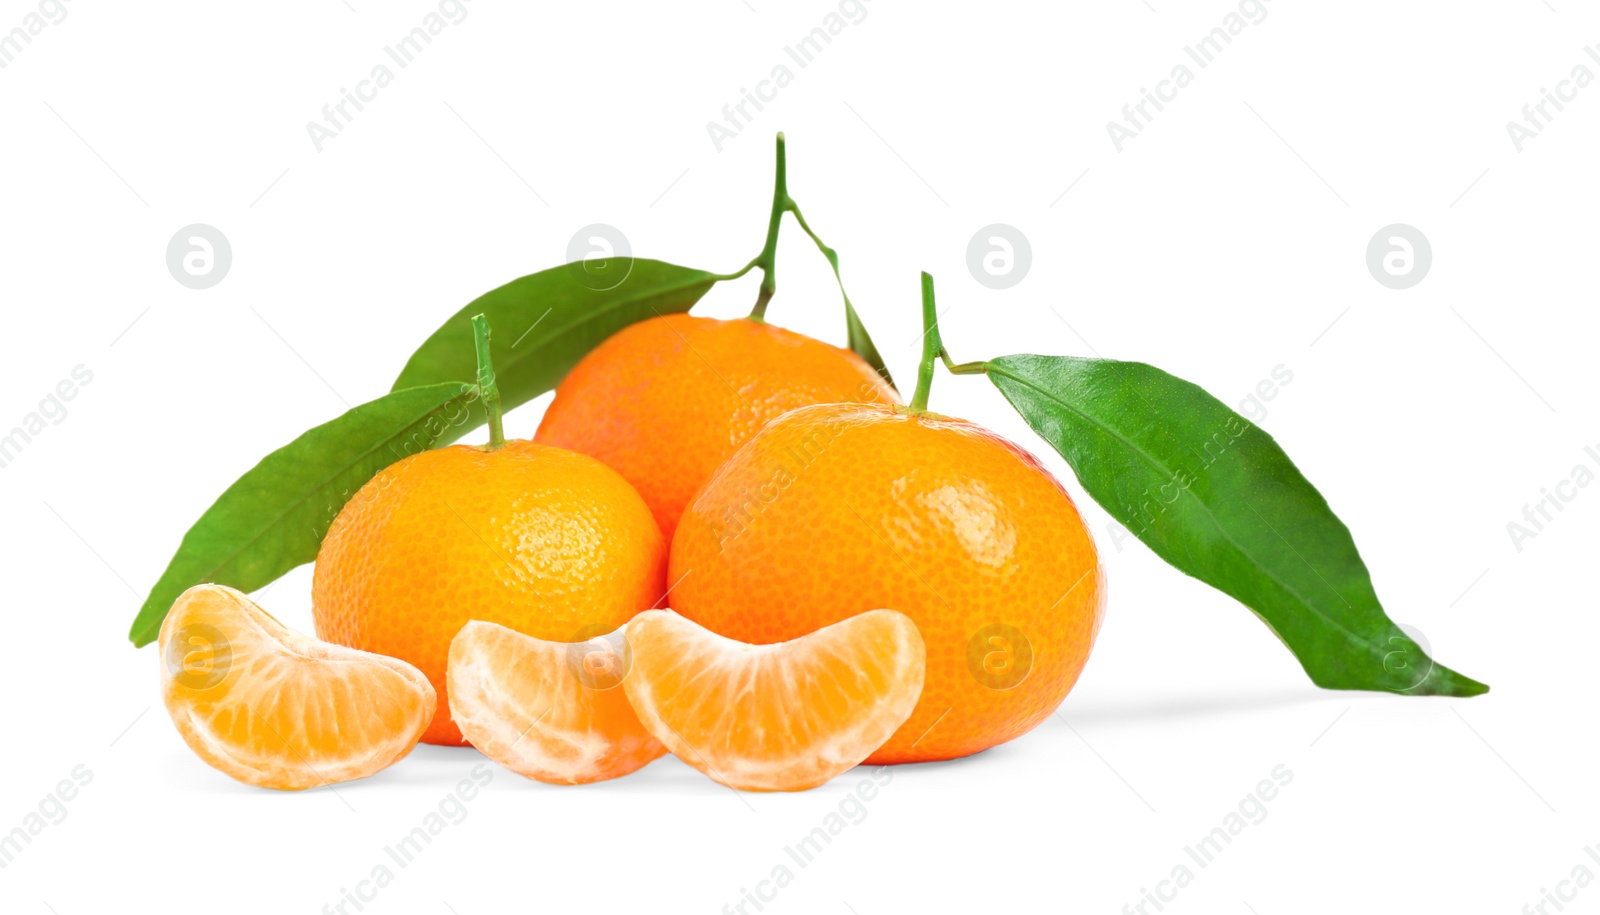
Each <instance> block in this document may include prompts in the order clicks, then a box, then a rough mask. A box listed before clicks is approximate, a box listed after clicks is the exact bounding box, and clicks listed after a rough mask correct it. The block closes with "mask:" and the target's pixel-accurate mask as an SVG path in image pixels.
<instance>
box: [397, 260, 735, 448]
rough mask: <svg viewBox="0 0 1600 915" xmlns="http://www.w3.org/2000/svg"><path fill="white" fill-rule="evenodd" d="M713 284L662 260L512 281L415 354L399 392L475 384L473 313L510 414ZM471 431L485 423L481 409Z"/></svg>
mask: <svg viewBox="0 0 1600 915" xmlns="http://www.w3.org/2000/svg"><path fill="white" fill-rule="evenodd" d="M716 282H717V277H716V276H715V275H714V274H711V273H707V272H705V271H704V270H694V269H691V268H689V267H679V266H677V265H675V264H669V263H665V262H664V261H655V260H645V259H644V258H613V259H611V260H609V261H593V260H591V261H574V262H573V263H570V264H564V265H562V266H560V267H552V268H551V269H549V270H541V271H539V272H538V273H534V274H530V275H528V276H525V277H522V278H521V279H516V280H512V281H511V282H509V283H507V284H505V285H504V286H501V287H500V288H498V289H494V290H491V291H489V292H486V293H484V294H483V295H481V296H478V297H477V298H476V299H474V300H473V301H472V302H471V303H470V304H469V305H467V307H465V308H463V309H461V310H460V311H458V312H456V313H455V314H454V315H452V316H451V317H450V319H449V320H447V321H445V322H444V324H443V325H442V326H441V327H440V328H439V329H438V330H436V331H434V332H433V336H431V337H429V338H428V340H427V342H426V343H424V344H422V346H421V347H420V348H419V349H418V350H417V351H416V352H415V353H413V354H412V356H411V359H410V361H409V362H407V363H406V367H405V369H404V370H403V371H401V373H400V377H399V378H398V379H396V380H395V383H394V387H395V389H396V390H399V389H401V388H408V387H415V386H417V385H423V384H434V383H437V382H441V381H472V380H473V379H475V378H476V377H477V372H478V365H477V359H476V357H475V354H474V350H473V344H472V316H473V315H478V314H481V315H484V316H485V317H487V318H488V319H489V326H491V327H493V328H494V337H493V339H492V340H491V341H490V357H491V358H492V359H493V361H494V371H495V380H496V382H497V383H498V385H499V387H500V399H501V402H502V403H503V404H504V406H505V408H506V409H507V410H510V409H511V408H513V407H515V406H518V405H519V404H523V403H526V402H527V401H529V400H532V399H533V398H535V397H538V396H539V395H540V394H543V393H544V392H546V391H548V390H550V389H551V388H553V387H555V386H556V384H557V383H558V382H560V381H561V379H562V378H564V377H566V374H567V372H568V371H570V370H571V369H572V367H573V366H574V365H576V364H577V362H578V360H579V359H582V358H583V357H584V355H586V354H587V353H588V352H589V351H590V350H592V349H594V348H595V346H597V345H598V344H599V343H600V342H601V341H602V340H604V339H606V338H607V337H609V336H611V335H612V334H614V333H616V332H617V331H619V330H621V329H622V328H624V327H627V326H628V325H629V324H633V323H635V322H637V321H642V320H644V319H646V318H653V317H655V316H656V315H664V314H668V313H671V312H679V313H681V312H686V311H688V310H689V308H690V307H691V306H693V305H694V303H695V302H698V301H699V300H700V297H701V296H703V295H705V294H706V291H707V290H708V289H710V288H711V287H712V286H713V285H714V284H715V283H716ZM472 422H473V425H474V426H476V425H477V424H479V423H481V422H483V410H482V407H481V406H478V405H475V406H474V409H473V420H472Z"/></svg>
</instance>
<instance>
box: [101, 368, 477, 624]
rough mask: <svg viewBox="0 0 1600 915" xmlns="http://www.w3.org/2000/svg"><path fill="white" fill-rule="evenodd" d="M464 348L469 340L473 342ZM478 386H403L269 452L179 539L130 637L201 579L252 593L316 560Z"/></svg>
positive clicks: (455, 424)
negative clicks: (350, 510) (371, 491)
mask: <svg viewBox="0 0 1600 915" xmlns="http://www.w3.org/2000/svg"><path fill="white" fill-rule="evenodd" d="M469 348H470V346H469ZM476 402H477V388H475V387H474V386H472V385H468V384H459V383H446V384H435V385H428V386H426V387H417V388H408V389H406V390H402V391H394V392H392V393H389V394H385V395H384V396H382V397H380V398H378V399H377V400H374V401H371V402H370V403H364V404H362V405H361V406H359V407H356V408H354V409H352V410H351V411H350V412H348V413H346V414H344V415H343V416H340V417H339V418H338V419H335V420H332V421H331V422H327V423H324V424H322V425H320V426H318V427H316V428H315V429H312V430H311V431H309V432H306V433H305V434H304V435H301V436H300V437H299V438H297V439H295V440H294V441H292V442H290V443H289V444H287V445H285V446H283V447H282V448H279V449H278V450H277V451H274V452H272V453H271V454H269V455H267V456H266V457H265V458H262V459H261V463H259V464H257V465H256V466H255V467H253V468H251V469H250V470H249V471H248V472H247V473H245V475H244V476H242V477H240V478H239V479H238V480H237V481H235V482H234V484H233V485H232V486H229V487H228V489H227V491H226V492H224V493H223V494H222V495H221V496H220V497H218V499H217V501H216V502H215V503H213V504H212V506H211V507H210V508H208V509H206V513H205V514H204V515H201V516H200V520H199V521H196V522H195V523H194V526H193V527H191V528H189V532H188V533H187V534H184V535H183V543H182V544H181V545H180V546H179V547H178V553H177V555H176V556H174V557H172V562H171V563H169V564H168V565H167V570H166V572H164V573H162V575H161V580H160V581H158V582H156V586H155V587H154V588H152V589H151V591H150V596H149V597H148V598H146V599H145V602H144V606H143V607H140V608H139V615H138V617H137V618H135V619H134V621H133V629H132V630H131V631H130V632H129V633H128V637H129V638H130V639H132V640H133V644H135V645H144V644H146V643H148V642H150V641H152V640H154V639H155V637H156V636H157V635H158V634H159V633H160V631H161V621H162V619H164V618H165V617H166V615H167V610H168V609H169V608H171V606H172V602H173V601H174V600H177V598H178V595H179V594H182V593H183V592H184V591H185V590H187V589H188V588H190V587H192V586H194V585H197V584H201V583H203V582H215V583H218V584H224V585H229V586H231V587H234V588H238V589H239V590H241V591H253V590H255V589H257V588H260V587H264V586H265V585H267V584H269V583H271V582H272V581H274V580H276V579H277V578H278V577H279V576H281V575H283V574H284V573H285V572H287V571H289V570H290V569H293V568H294V567H296V566H298V565H302V564H304V563H307V562H311V561H312V560H314V559H316V558H317V547H318V545H320V544H321V542H322V536H323V535H324V534H325V533H327V530H328V525H329V524H330V523H332V521H333V518H334V516H335V515H337V514H338V513H339V509H341V508H343V507H344V504H345V502H346V501H348V500H349V499H350V497H351V496H352V495H353V494H354V493H355V492H356V491H357V490H359V489H360V488H361V487H362V485H363V484H365V483H366V482H367V481H368V480H370V479H372V477H373V476H375V475H376V474H377V473H378V471H379V470H382V469H383V468H384V467H387V466H388V465H390V464H393V463H394V462H395V461H398V460H400V459H401V458H403V457H406V456H407V455H410V454H415V453H416V452H418V451H424V450H426V449H428V448H432V447H434V446H436V445H441V444H446V443H448V442H451V441H454V440H455V439H457V438H459V437H460V436H461V435H462V434H464V433H466V432H467V431H469V430H470V429H471V428H472V426H471V425H469V415H470V414H469V407H470V406H472V405H473V404H475V403H476Z"/></svg>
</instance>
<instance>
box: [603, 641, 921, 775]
mask: <svg viewBox="0 0 1600 915" xmlns="http://www.w3.org/2000/svg"><path fill="white" fill-rule="evenodd" d="M627 637H628V642H629V644H630V645H631V646H632V650H633V665H634V669H633V672H632V673H631V674H630V675H629V676H628V677H627V679H625V680H624V681H623V688H625V689H626V690H627V691H628V698H629V699H630V700H631V701H632V703H633V707H634V710H635V711H637V712H638V714H639V720H640V721H641V722H643V723H644V726H645V728H647V729H648V730H649V731H650V732H651V733H652V734H654V735H655V736H656V738H657V739H659V740H660V741H661V742H662V743H664V744H666V746H667V748H668V749H670V750H671V751H672V752H673V754H674V755H676V756H677V757H678V758H679V759H682V760H683V761H684V762H686V763H688V764H689V765H691V766H693V767H695V768H696V769H699V770H700V771H701V772H704V773H705V774H706V775H709V776H710V777H711V778H713V779H715V780H716V781H719V782H721V783H722V784H724V785H728V786H730V787H733V788H741V789H744V790H747V791H800V790H804V789H806V788H814V787H816V786H817V785H820V784H822V783H823V782H825V781H827V780H828V779H830V778H832V777H834V776H835V775H838V774H839V773H841V772H843V771H845V770H846V769H849V768H851V767H852V766H855V765H856V764H858V763H860V762H861V761H862V760H863V759H865V758H866V757H867V754H869V753H871V752H872V751H873V750H874V749H876V748H877V747H878V746H879V745H880V744H882V743H883V741H884V740H886V739H887V738H888V737H889V735H890V734H893V733H894V731H895V729H896V728H898V727H900V725H901V724H902V723H903V722H904V721H905V720H906V716H907V715H909V714H911V709H912V708H913V707H914V706H915V705H916V704H917V697H918V696H919V695H921V693H922V678H923V665H924V649H923V644H922V637H921V636H920V635H919V634H918V633H917V627H916V625H915V624H914V623H912V622H911V620H910V619H908V618H907V617H906V616H905V615H904V614H902V613H897V612H895V611H893V610H873V611H870V612H867V613H862V614H860V615H858V616H853V617H851V618H849V619H847V620H844V621H842V622H839V623H835V624H834V625H832V626H828V627H826V628H824V629H821V630H819V631H816V632H813V633H810V634H809V635H805V636H802V637H800V638H797V639H795V640H793V641H789V642H785V643H783V644H779V645H748V644H745V643H743V642H736V641H734V640H732V639H727V638H723V637H722V636H719V635H717V634H716V633H714V632H710V631H708V630H706V629H704V628H702V627H700V626H698V625H696V624H695V623H693V622H691V621H689V620H687V619H684V618H683V617H681V616H679V615H678V614H676V613H673V612H671V611H667V610H649V611H646V612H644V613H641V614H639V615H638V616H637V617H634V619H633V621H632V622H630V623H629V624H628V628H627Z"/></svg>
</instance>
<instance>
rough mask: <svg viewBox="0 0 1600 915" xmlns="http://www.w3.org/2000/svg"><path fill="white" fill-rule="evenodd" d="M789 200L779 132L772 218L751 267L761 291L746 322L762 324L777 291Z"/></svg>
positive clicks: (787, 176) (768, 220) (786, 169)
mask: <svg viewBox="0 0 1600 915" xmlns="http://www.w3.org/2000/svg"><path fill="white" fill-rule="evenodd" d="M791 205H792V204H791V201H790V200H789V161H788V156H787V155H786V154H785V152H784V146H783V132H782V131H779V132H778V171H777V176H776V177H775V178H774V179H773V184H772V215H771V216H770V217H769V218H768V219H767V241H766V244H765V245H763V246H762V247H761V253H760V254H757V255H756V259H755V261H753V264H754V266H757V267H760V268H761V291H760V293H758V294H757V295H756V305H755V307H754V308H752V309H750V320H752V321H763V320H765V319H766V315H767V303H768V302H770V301H772V296H773V293H775V292H777V291H778V276H777V273H778V230H779V228H780V227H781V226H782V224H783V214H784V211H786V210H788V209H789V208H790V206H791Z"/></svg>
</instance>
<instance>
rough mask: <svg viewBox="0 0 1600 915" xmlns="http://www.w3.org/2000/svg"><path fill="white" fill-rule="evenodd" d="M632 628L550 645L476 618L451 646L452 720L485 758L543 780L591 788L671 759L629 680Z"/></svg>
mask: <svg viewBox="0 0 1600 915" xmlns="http://www.w3.org/2000/svg"><path fill="white" fill-rule="evenodd" d="M621 635H622V630H620V629H618V630H615V631H614V632H613V633H611V634H608V635H604V636H597V637H596V638H593V639H590V640H589V641H586V642H547V641H545V640H544V639H536V638H534V637H533V636H531V635H523V634H522V633H520V632H517V631H516V630H514V629H508V628H506V627H505V626H501V625H498V624H496V623H485V622H482V621H478V620H474V621H472V622H470V623H467V624H466V625H465V626H463V627H461V631H460V632H459V633H457V634H456V637H455V639H453V640H452V641H451V642H450V662H449V666H448V669H447V672H446V674H445V677H446V682H447V684H448V688H447V690H446V692H447V693H448V694H449V698H450V717H451V718H452V719H453V720H454V721H455V723H456V725H457V726H459V727H460V728H461V733H462V734H463V735H464V736H465V737H466V738H467V741H468V742H469V743H471V744H472V745H473V746H475V747H477V748H478V749H479V750H480V751H481V752H482V753H483V755H485V756H487V757H489V758H490V759H492V760H494V761H495V762H497V763H499V764H500V765H502V766H505V767H506V768H507V769H510V770H511V771H513V772H515V773H517V774H519V775H525V776H527V777H528V778H531V779H534V780H535V781H541V782H549V783H550V784H555V785H581V784H586V783H588V782H598V781H603V780H605V779H608V778H616V777H617V776H619V775H627V774H628V773H629V772H632V771H634V770H635V769H638V768H639V767H640V766H643V765H644V764H645V763H648V762H650V761H651V760H653V759H656V758H658V757H660V756H662V755H663V754H665V753H666V752H667V748H666V747H664V746H662V745H661V744H660V742H658V741H657V740H656V739H655V738H654V737H652V736H650V732H649V731H646V730H645V729H644V726H643V725H641V724H640V723H639V718H638V716H637V715H635V714H634V712H633V706H631V705H629V704H628V697H627V695H626V694H625V693H624V692H623V689H622V683H623V682H625V680H626V678H627V675H628V658H629V652H628V649H627V643H626V641H624V640H623V639H622V638H621Z"/></svg>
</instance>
